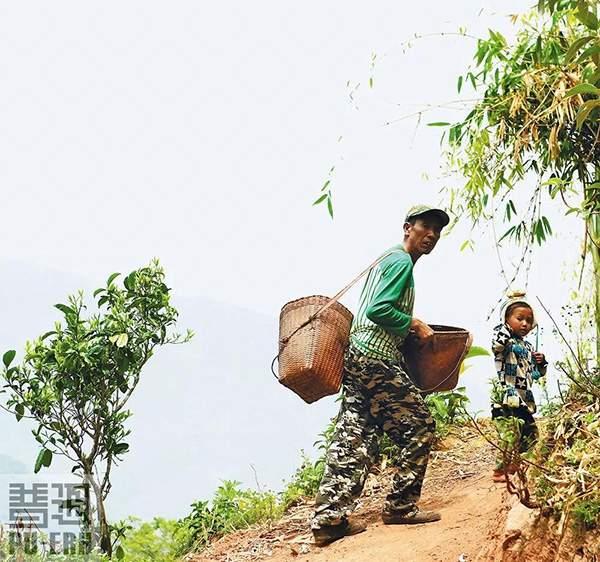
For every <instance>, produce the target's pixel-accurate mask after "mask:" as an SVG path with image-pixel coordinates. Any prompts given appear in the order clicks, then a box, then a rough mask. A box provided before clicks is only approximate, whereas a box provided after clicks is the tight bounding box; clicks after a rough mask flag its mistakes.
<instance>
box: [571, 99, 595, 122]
mask: <svg viewBox="0 0 600 562" xmlns="http://www.w3.org/2000/svg"><path fill="white" fill-rule="evenodd" d="M596 107H600V99H597V100H589V101H586V102H585V103H583V104H582V105H581V106H580V107H579V111H578V112H577V116H576V117H575V123H576V124H577V129H581V126H582V125H583V123H584V122H585V120H586V119H587V118H588V117H589V115H590V113H591V112H592V111H593V110H594V109H595V108H596Z"/></svg>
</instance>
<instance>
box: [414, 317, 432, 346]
mask: <svg viewBox="0 0 600 562" xmlns="http://www.w3.org/2000/svg"><path fill="white" fill-rule="evenodd" d="M410 331H411V332H412V333H413V335H414V336H415V337H416V338H417V339H418V340H419V341H420V342H421V343H426V342H427V341H429V340H430V339H431V338H432V337H433V330H432V329H431V327H430V326H428V325H427V324H425V322H423V321H422V320H419V319H418V318H413V319H412V321H411V323H410Z"/></svg>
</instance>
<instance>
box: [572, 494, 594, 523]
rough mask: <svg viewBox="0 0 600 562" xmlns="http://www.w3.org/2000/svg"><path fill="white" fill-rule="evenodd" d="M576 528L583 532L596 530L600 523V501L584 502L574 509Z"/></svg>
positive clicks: (578, 503) (576, 505)
mask: <svg viewBox="0 0 600 562" xmlns="http://www.w3.org/2000/svg"><path fill="white" fill-rule="evenodd" d="M572 513H573V517H574V523H575V526H576V527H578V528H581V529H583V530H588V529H594V528H596V527H597V526H598V523H600V501H599V500H597V499H596V500H583V501H580V502H577V503H576V504H575V505H574V506H573V509H572Z"/></svg>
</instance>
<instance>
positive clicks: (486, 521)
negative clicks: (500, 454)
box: [270, 474, 504, 562]
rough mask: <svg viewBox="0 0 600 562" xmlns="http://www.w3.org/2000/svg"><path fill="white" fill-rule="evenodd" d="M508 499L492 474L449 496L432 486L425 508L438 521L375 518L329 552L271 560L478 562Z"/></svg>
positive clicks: (470, 481)
mask: <svg viewBox="0 0 600 562" xmlns="http://www.w3.org/2000/svg"><path fill="white" fill-rule="evenodd" d="M503 496H504V492H503V487H502V486H498V485H497V484H496V485H494V484H492V483H491V481H490V478H489V476H488V474H484V475H479V476H478V477H476V478H469V479H467V480H466V481H462V482H461V483H459V484H458V485H457V486H456V488H455V489H454V490H452V491H451V492H450V493H448V494H445V495H444V496H443V497H439V496H437V495H436V494H435V490H432V489H431V487H430V489H429V490H428V493H426V494H425V495H424V497H423V503H422V505H423V507H424V508H431V509H436V510H439V511H440V512H441V513H442V520H441V521H440V522H438V523H431V524H428V525H415V526H387V525H383V523H381V521H377V520H375V521H373V522H372V523H371V524H370V525H369V528H368V529H367V531H366V532H365V533H362V534H361V535H357V536H354V537H346V538H344V539H342V540H340V541H338V542H336V543H334V544H332V545H330V546H328V547H326V548H321V549H317V548H316V547H312V548H311V551H310V553H308V554H305V555H298V554H293V551H292V549H291V548H290V549H289V550H288V552H287V553H281V554H280V555H275V556H273V557H272V558H270V559H271V560H273V562H284V561H291V560H296V561H298V562H304V561H306V562H313V561H314V562H338V561H339V560H344V561H347V562H366V561H373V562H426V561H427V562H429V561H434V560H435V561H440V562H442V561H443V562H450V561H452V562H456V561H459V560H460V561H472V560H474V559H475V557H476V556H477V554H478V553H479V551H480V550H481V547H482V546H483V545H482V541H484V540H485V539H486V537H487V536H488V533H489V531H490V530H492V529H493V527H495V526H496V525H497V523H496V521H497V519H498V513H499V512H500V511H501V508H502V503H503ZM298 550H299V551H300V549H298ZM461 557H462V558H461Z"/></svg>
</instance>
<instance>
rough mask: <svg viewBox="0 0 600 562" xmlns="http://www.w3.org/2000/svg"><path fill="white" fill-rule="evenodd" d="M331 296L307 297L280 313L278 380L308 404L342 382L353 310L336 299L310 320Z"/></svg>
mask: <svg viewBox="0 0 600 562" xmlns="http://www.w3.org/2000/svg"><path fill="white" fill-rule="evenodd" d="M330 300H331V299H330V298H329V297H323V296H319V295H316V296H311V297H304V298H301V299H298V300H295V301H292V302H289V303H287V304H286V305H284V307H283V308H282V309H281V314H280V316H279V377H278V380H279V382H280V383H281V384H283V385H284V386H287V387H288V388H289V389H291V390H293V391H294V392H295V393H296V394H297V395H298V396H300V398H302V399H303V400H304V401H305V402H308V403H309V404H310V403H312V402H315V401H316V400H319V399H320V398H323V396H328V395H330V394H336V393H337V392H338V391H339V389H340V386H341V384H342V374H343V366H344V352H345V351H346V348H347V347H348V337H349V334H350V325H351V324H352V313H351V312H350V311H349V310H348V309H347V308H346V307H345V306H343V305H341V304H340V303H339V302H335V303H333V304H331V305H330V306H329V308H327V309H326V310H323V312H321V313H320V314H319V315H318V316H317V317H316V318H314V319H312V320H311V321H310V322H308V320H309V319H310V318H311V317H312V315H314V314H315V313H316V312H317V311H318V310H320V309H321V308H322V307H323V306H324V305H326V304H327V303H328V302H329V301H330ZM307 322H308V323H307ZM303 324H306V325H305V326H303ZM301 326H303V327H301ZM300 327H301V328H300ZM299 328H300V329H299Z"/></svg>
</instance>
